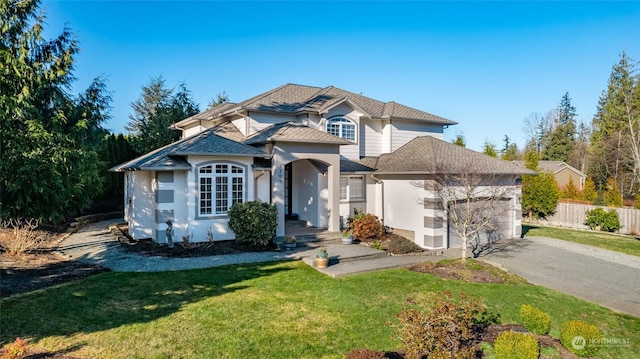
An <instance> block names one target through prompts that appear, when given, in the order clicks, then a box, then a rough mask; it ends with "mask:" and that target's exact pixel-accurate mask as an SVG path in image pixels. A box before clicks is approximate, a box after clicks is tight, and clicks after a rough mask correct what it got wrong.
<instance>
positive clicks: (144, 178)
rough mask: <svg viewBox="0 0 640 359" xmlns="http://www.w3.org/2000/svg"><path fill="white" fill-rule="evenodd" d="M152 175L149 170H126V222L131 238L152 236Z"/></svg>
mask: <svg viewBox="0 0 640 359" xmlns="http://www.w3.org/2000/svg"><path fill="white" fill-rule="evenodd" d="M152 175H153V172H149V171H130V172H127V179H128V183H129V184H130V191H128V196H129V201H130V203H129V208H130V211H129V213H128V223H129V234H130V235H131V237H132V238H133V239H138V240H139V239H144V238H153V228H154V225H155V218H154V215H155V213H154V209H155V206H154V203H153V199H154V194H153V189H152V183H151V180H152Z"/></svg>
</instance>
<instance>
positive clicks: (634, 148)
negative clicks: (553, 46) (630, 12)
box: [589, 52, 640, 196]
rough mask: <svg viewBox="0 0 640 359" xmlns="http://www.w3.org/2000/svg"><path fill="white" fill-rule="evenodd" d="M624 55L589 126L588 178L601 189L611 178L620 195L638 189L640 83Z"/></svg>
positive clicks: (629, 194) (639, 166)
mask: <svg viewBox="0 0 640 359" xmlns="http://www.w3.org/2000/svg"><path fill="white" fill-rule="evenodd" d="M639 76H640V75H638V73H637V70H636V63H635V61H633V60H631V59H629V58H628V57H627V55H626V54H625V53H624V52H623V53H622V55H621V57H620V62H619V63H618V64H616V65H614V66H613V69H612V71H611V76H610V77H609V83H608V86H607V90H606V91H604V92H603V94H602V95H601V96H600V100H599V103H598V111H597V113H596V114H595V116H594V118H593V122H592V134H591V147H590V152H591V155H592V158H593V161H592V164H591V166H590V171H589V172H590V174H591V175H592V176H593V177H594V179H595V181H596V183H598V184H600V186H602V187H604V186H605V185H606V183H607V180H608V178H610V177H613V178H614V180H615V182H616V184H617V186H618V187H619V188H620V189H621V192H622V193H623V194H626V195H627V196H631V195H633V193H635V189H636V188H638V186H640V79H639Z"/></svg>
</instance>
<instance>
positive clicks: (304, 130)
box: [244, 122, 351, 145]
mask: <svg viewBox="0 0 640 359" xmlns="http://www.w3.org/2000/svg"><path fill="white" fill-rule="evenodd" d="M272 141H279V142H306V143H326V144H335V145H347V144H351V142H349V141H347V140H343V139H342V138H340V137H337V136H334V135H331V134H328V133H325V132H322V131H319V130H316V129H313V128H310V127H307V126H305V125H303V124H301V123H296V122H285V123H280V124H276V125H273V126H269V127H267V128H265V129H264V130H262V131H260V132H258V133H256V134H254V135H253V136H251V137H248V138H247V139H246V140H245V141H244V143H245V144H258V143H267V142H272Z"/></svg>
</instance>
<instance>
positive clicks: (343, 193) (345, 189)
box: [339, 175, 367, 202]
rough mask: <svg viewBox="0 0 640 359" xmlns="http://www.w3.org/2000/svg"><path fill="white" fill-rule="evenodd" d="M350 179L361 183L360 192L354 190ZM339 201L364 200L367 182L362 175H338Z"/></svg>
mask: <svg viewBox="0 0 640 359" xmlns="http://www.w3.org/2000/svg"><path fill="white" fill-rule="evenodd" d="M352 180H353V181H356V180H359V181H361V183H362V191H361V193H357V192H356V191H354V190H353V189H354V188H353V187H354V186H352ZM339 190H340V201H342V202H363V201H365V197H366V192H367V184H366V182H365V178H364V176H362V175H344V176H340V188H339Z"/></svg>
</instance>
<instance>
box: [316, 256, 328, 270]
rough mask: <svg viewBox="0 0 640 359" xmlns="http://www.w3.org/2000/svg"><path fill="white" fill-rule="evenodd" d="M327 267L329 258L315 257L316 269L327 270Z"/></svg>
mask: <svg viewBox="0 0 640 359" xmlns="http://www.w3.org/2000/svg"><path fill="white" fill-rule="evenodd" d="M328 265H329V258H327V257H324V258H323V257H316V268H327V266H328Z"/></svg>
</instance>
